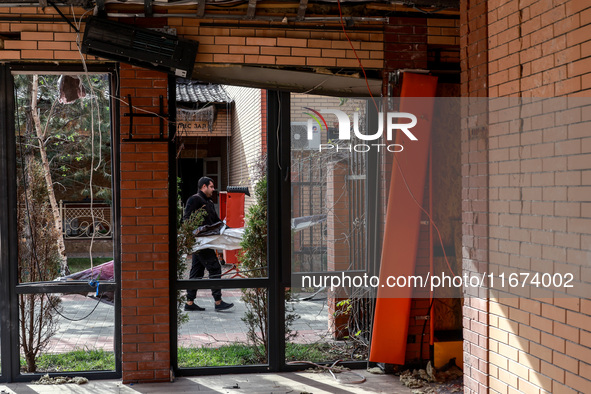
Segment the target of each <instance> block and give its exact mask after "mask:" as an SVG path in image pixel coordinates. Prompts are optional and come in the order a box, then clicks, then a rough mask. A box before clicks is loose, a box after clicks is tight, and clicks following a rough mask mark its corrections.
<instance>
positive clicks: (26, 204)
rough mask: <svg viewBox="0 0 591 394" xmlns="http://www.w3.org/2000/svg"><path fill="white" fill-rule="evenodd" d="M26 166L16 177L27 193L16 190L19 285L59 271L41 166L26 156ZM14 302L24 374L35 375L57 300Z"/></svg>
mask: <svg viewBox="0 0 591 394" xmlns="http://www.w3.org/2000/svg"><path fill="white" fill-rule="evenodd" d="M27 162H28V164H27V168H28V171H27V173H25V174H24V175H23V174H20V175H21V176H24V177H26V178H27V179H26V183H27V186H28V187H27V190H25V189H24V188H23V187H22V186H21V187H18V188H17V195H18V201H19V207H20V209H18V210H17V238H18V241H19V243H18V268H17V274H18V279H19V282H20V283H26V282H39V281H51V280H54V279H55V278H56V277H58V276H59V270H60V258H59V251H58V247H57V237H58V234H57V231H56V229H55V226H54V225H53V214H52V212H51V207H50V204H49V201H48V199H47V188H46V187H45V183H44V181H43V173H42V170H41V165H40V164H39V162H37V161H36V160H35V159H34V158H32V157H30V156H29V157H27ZM19 186H20V185H19ZM18 298H19V305H18V308H19V317H20V319H19V327H18V328H19V334H20V346H21V349H22V353H23V355H24V356H25V360H26V363H27V372H35V370H36V368H37V367H36V358H37V357H38V355H39V354H40V352H41V351H42V350H43V349H44V348H45V347H46V346H47V344H48V343H49V340H50V339H51V337H52V336H53V335H54V334H55V332H56V330H57V319H56V314H57V312H56V310H55V309H57V308H59V303H60V299H59V298H58V297H56V296H53V295H50V294H47V295H43V294H19V296H18ZM50 303H51V304H53V305H54V307H52V306H51V305H50Z"/></svg>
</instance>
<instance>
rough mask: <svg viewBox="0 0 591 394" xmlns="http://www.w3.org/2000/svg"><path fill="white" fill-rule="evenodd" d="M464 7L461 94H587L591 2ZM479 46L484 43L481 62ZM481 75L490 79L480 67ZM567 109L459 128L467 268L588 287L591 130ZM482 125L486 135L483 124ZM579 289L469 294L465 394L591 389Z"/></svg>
mask: <svg viewBox="0 0 591 394" xmlns="http://www.w3.org/2000/svg"><path fill="white" fill-rule="evenodd" d="M483 3H484V4H483ZM462 7H463V10H465V11H466V12H465V15H466V17H465V18H463V21H462V26H461V29H462V37H461V39H462V77H463V78H462V95H463V96H486V94H483V93H486V92H488V95H489V96H491V97H497V96H516V97H558V96H560V97H565V96H569V97H573V96H581V97H588V96H589V95H590V93H591V92H590V91H589V89H590V88H591V86H589V84H588V81H589V78H590V77H591V62H590V61H589V56H590V55H591V52H590V51H589V49H590V48H591V34H590V32H591V24H590V23H591V19H590V16H591V4H590V3H588V2H586V1H577V0H570V1H569V0H564V1H555V2H550V1H541V0H540V1H520V2H518V1H499V0H489V1H488V2H481V3H479V2H468V1H462ZM483 7H484V8H483ZM462 14H464V12H463V13H462ZM483 17H486V18H488V31H487V32H484V33H480V30H476V31H475V30H474V29H473V28H477V29H478V26H481V23H479V22H478V20H479V18H483ZM471 22H472V24H470V23H471ZM479 43H480V44H483V45H485V44H488V47H489V50H488V59H486V54H487V52H486V47H484V48H482V47H479V45H478V44H479ZM471 59H472V60H471ZM483 59H484V63H482V61H483ZM483 67H488V73H485V74H483V72H481V71H479V70H480V69H481V68H483ZM487 74H488V76H487ZM483 76H484V77H485V78H484V79H483ZM570 105H571V106H572V109H570V110H569V111H568V112H567V113H566V116H564V114H560V115H559V114H558V113H555V112H554V111H555V110H557V109H559V102H557V101H554V102H552V103H550V105H549V106H546V107H544V108H542V107H541V106H540V108H538V109H533V110H532V108H528V110H527V111H525V112H524V111H523V108H519V106H517V108H509V110H512V111H513V114H512V115H511V117H510V119H513V120H515V121H514V122H512V123H511V124H508V123H503V122H502V121H501V120H500V119H501V116H499V113H497V112H496V111H493V109H492V108H485V110H484V113H482V112H481V113H478V111H476V112H472V114H471V115H472V116H471V117H470V116H469V117H468V118H467V122H464V126H465V127H464V129H463V130H462V167H463V171H462V175H463V195H462V198H463V223H464V224H463V229H464V236H463V248H464V268H465V269H466V270H468V271H473V272H478V271H480V272H482V271H485V270H489V272H491V271H493V272H494V271H498V270H500V268H501V267H503V266H507V265H512V266H517V267H519V269H520V271H523V272H526V271H529V270H531V271H534V272H536V271H539V272H550V273H554V272H571V273H574V274H575V277H577V278H580V279H581V282H588V281H589V279H588V277H587V276H586V275H587V268H586V267H587V265H588V263H589V256H590V249H589V245H591V242H590V241H591V219H589V218H590V217H591V213H590V212H589V210H588V209H586V207H587V206H588V200H589V190H590V185H591V178H590V177H589V176H588V175H587V174H588V173H589V168H591V154H590V152H591V151H590V150H589V146H588V144H589V142H587V141H591V131H589V130H590V128H589V126H588V124H585V123H580V122H581V121H583V122H584V121H587V120H588V117H587V116H586V115H585V114H586V113H588V108H585V107H578V106H577V104H576V102H571V103H570ZM480 109H481V110H482V108H480ZM473 110H474V108H473ZM489 117H490V125H489V126H488V127H483V126H482V123H481V124H478V122H482V119H486V120H488V118H489ZM583 284H584V283H583ZM579 285H580V283H579ZM582 289H585V288H584V287H583V288H582ZM584 291H585V290H583V292H581V288H579V290H578V292H577V290H574V292H573V294H572V295H571V296H569V297H565V296H559V295H556V294H553V293H548V294H547V296H545V297H544V298H540V297H532V298H517V297H500V296H498V295H497V294H496V293H494V292H493V293H491V294H490V298H488V299H486V298H466V300H465V307H464V338H465V345H464V349H465V353H464V355H465V357H466V358H467V359H468V362H467V363H466V362H465V364H464V365H465V366H466V367H465V373H466V375H465V379H464V382H465V384H466V388H467V391H468V392H484V391H487V392H489V391H490V392H500V393H509V392H516V391H520V392H533V393H546V392H548V393H550V392H551V393H558V392H561V393H576V392H588V391H589V384H590V383H591V380H590V376H591V375H590V374H589V370H590V369H589V368H590V366H591V353H590V352H589V347H590V346H591V342H590V341H589V338H590V336H591V331H589V322H590V321H591V308H590V305H591V302H590V301H589V294H588V292H586V293H585V292H584Z"/></svg>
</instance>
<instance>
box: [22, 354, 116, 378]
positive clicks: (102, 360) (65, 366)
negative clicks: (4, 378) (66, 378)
mask: <svg viewBox="0 0 591 394" xmlns="http://www.w3.org/2000/svg"><path fill="white" fill-rule="evenodd" d="M20 363H21V368H24V367H25V366H26V360H25V358H24V357H21V361H20ZM37 369H38V371H40V372H69V371H73V372H77V371H113V370H115V354H114V353H113V352H107V351H105V350H103V349H92V350H90V349H76V350H73V351H71V352H67V353H56V354H41V355H39V358H38V359H37Z"/></svg>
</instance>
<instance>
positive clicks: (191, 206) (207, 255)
mask: <svg viewBox="0 0 591 394" xmlns="http://www.w3.org/2000/svg"><path fill="white" fill-rule="evenodd" d="M197 187H198V189H199V192H198V193H197V194H194V195H192V196H191V197H189V199H188V200H187V205H186V206H185V213H184V215H183V220H187V219H188V218H189V217H191V214H192V213H193V212H195V211H197V210H199V209H202V208H203V210H204V211H205V216H204V217H203V224H204V225H211V224H214V223H217V222H220V218H219V216H218V215H217V213H216V211H215V206H214V204H213V201H212V200H211V196H212V195H213V192H214V191H215V187H214V185H213V180H212V179H211V178H208V177H202V178H201V179H199V182H198V183H197ZM205 269H207V272H208V273H209V279H218V278H220V277H221V274H222V267H221V265H220V262H219V260H218V258H217V255H216V253H215V251H214V250H213V249H202V250H200V251H198V252H195V253H193V257H192V261H191V272H190V273H189V279H203V275H204V274H205ZM211 295H212V296H213V299H214V301H215V310H216V311H217V312H219V311H223V310H226V309H230V308H232V307H233V306H234V304H232V303H227V302H224V301H222V290H221V289H211ZM196 296H197V290H192V289H191V290H187V303H186V304H185V310H186V311H204V310H205V308H202V307H200V306H199V305H197V304H196V303H195V297H196Z"/></svg>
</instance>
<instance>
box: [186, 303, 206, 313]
mask: <svg viewBox="0 0 591 394" xmlns="http://www.w3.org/2000/svg"><path fill="white" fill-rule="evenodd" d="M185 310H186V311H204V310H205V308H202V307H200V306H199V305H197V304H195V303H192V304H191V305H189V304H185Z"/></svg>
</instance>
